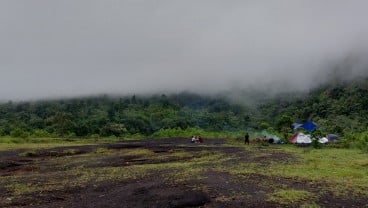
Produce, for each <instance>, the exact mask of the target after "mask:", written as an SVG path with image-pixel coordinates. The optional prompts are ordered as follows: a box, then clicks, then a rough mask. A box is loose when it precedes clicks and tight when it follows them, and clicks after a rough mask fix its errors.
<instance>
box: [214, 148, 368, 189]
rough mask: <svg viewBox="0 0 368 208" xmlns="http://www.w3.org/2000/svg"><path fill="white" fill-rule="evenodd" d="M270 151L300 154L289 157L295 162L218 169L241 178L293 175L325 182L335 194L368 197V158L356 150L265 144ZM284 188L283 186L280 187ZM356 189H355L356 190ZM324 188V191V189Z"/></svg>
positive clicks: (260, 156) (251, 164)
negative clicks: (363, 195) (256, 175)
mask: <svg viewBox="0 0 368 208" xmlns="http://www.w3.org/2000/svg"><path fill="white" fill-rule="evenodd" d="M264 148H266V150H268V152H267V154H272V153H273V152H275V151H276V152H286V153H290V154H291V155H295V156H297V157H295V158H294V157H291V158H287V159H289V160H291V161H292V162H286V163H283V162H278V163H271V164H269V165H267V166H262V165H259V164H258V163H246V164H241V165H237V166H234V167H232V168H231V169H221V167H218V169H217V170H219V171H225V172H230V173H231V174H234V175H237V176H239V177H247V176H248V175H249V174H261V175H264V176H267V177H282V178H284V177H292V178H295V180H307V181H310V183H318V182H321V181H323V183H324V184H323V186H324V187H325V188H326V190H329V191H331V192H333V193H334V194H335V195H337V196H338V195H345V196H346V195H354V194H365V195H367V196H368V192H367V191H366V190H368V158H367V155H366V154H364V153H361V152H360V151H359V150H356V149H335V148H324V149H313V148H311V147H310V148H304V149H303V148H297V147H295V146H290V145H282V146H278V147H277V149H274V148H275V147H272V146H269V147H264ZM265 156H266V155H265V153H264V154H263V155H262V154H259V153H257V154H255V156H254V157H255V158H257V157H258V158H262V157H265ZM279 188H282V187H279ZM352 190H353V191H352ZM321 191H324V190H321Z"/></svg>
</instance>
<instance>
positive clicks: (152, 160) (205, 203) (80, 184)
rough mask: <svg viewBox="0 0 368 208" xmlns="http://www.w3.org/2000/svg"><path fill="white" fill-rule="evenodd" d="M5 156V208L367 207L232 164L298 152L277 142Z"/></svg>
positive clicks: (131, 144) (1, 195)
mask: <svg viewBox="0 0 368 208" xmlns="http://www.w3.org/2000/svg"><path fill="white" fill-rule="evenodd" d="M216 155H220V156H219V157H215V156H216ZM221 155H222V156H221ZM224 157H226V158H227V159H226V160H222V159H223V158H224ZM0 158H1V160H0V207H9V208H10V207H75V208H77V207H78V208H80V207H160V208H161V207H162V208H165V207H368V198H366V197H364V195H362V196H356V195H354V196H350V197H348V196H346V195H345V196H336V194H334V193H332V191H330V190H329V189H326V188H324V187H325V186H327V185H326V184H325V183H324V182H323V181H321V182H316V181H308V180H305V179H299V178H292V177H283V176H271V175H269V174H267V173H254V172H249V173H245V174H232V173H231V171H228V170H230V169H232V168H233V167H236V166H239V165H242V164H250V163H252V164H254V165H257V166H262V167H267V166H268V165H270V164H272V163H292V162H295V161H298V158H296V156H294V155H290V154H287V153H285V152H283V151H280V150H277V148H262V147H261V146H258V145H254V144H253V145H251V146H250V147H249V148H242V147H236V146H231V145H226V144H225V141H224V140H222V139H208V140H205V143H204V144H191V143H189V142H188V140H187V139H182V138H176V139H156V140H139V141H126V142H121V143H113V144H99V145H81V146H72V147H55V148H50V149H38V150H35V151H29V150H12V151H2V152H0ZM187 163H188V164H189V163H190V165H188V166H185V164H187ZM181 165H183V166H181ZM156 166H157V168H156ZM146 167H148V168H146ZM192 167H193V168H192ZM99 169H101V170H103V171H102V172H99ZM71 173H73V174H71ZM191 174H193V175H191ZM280 188H283V189H295V190H306V191H308V192H310V193H312V194H313V195H314V197H312V198H311V199H306V200H302V201H296V202H293V203H288V204H283V203H279V202H275V201H272V200H269V196H270V194H272V193H273V192H274V190H276V189H280Z"/></svg>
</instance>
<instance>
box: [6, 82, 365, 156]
mask: <svg viewBox="0 0 368 208" xmlns="http://www.w3.org/2000/svg"><path fill="white" fill-rule="evenodd" d="M259 96H260V97H262V95H259ZM252 99H254V100H262V102H255V103H258V104H257V105H255V106H248V105H244V104H234V103H231V102H229V101H228V100H227V99H225V98H224V97H216V98H214V97H206V96H199V95H194V94H188V93H181V94H176V95H170V96H166V95H161V96H150V97H148V96H147V97H144V96H141V97H139V96H132V97H121V98H116V97H108V96H101V97H89V98H79V99H65V100H49V101H38V102H17V103H13V102H8V103H3V104H0V143H25V142H26V143H46V142H50V143H55V142H58V141H57V140H58V139H55V140H53V139H49V138H64V140H59V141H62V142H64V141H65V139H70V140H75V139H79V140H81V138H83V140H85V141H86V142H96V141H101V140H102V141H103V140H104V141H120V140H123V139H124V140H126V139H140V138H166V137H186V138H187V137H190V136H192V135H201V136H203V137H206V138H211V137H222V138H242V137H243V134H244V132H245V131H248V132H259V131H261V130H266V131H268V132H269V133H272V134H276V135H277V136H279V137H280V138H282V139H283V140H284V142H287V139H288V138H289V137H290V136H291V134H292V129H291V124H292V123H293V122H304V121H306V120H313V121H314V122H315V123H317V124H318V131H317V132H315V133H314V135H316V136H317V135H318V136H325V135H327V134H338V135H339V136H340V137H341V138H342V142H341V143H340V146H339V147H346V148H348V147H352V148H360V149H361V150H362V151H365V152H368V142H367V141H368V132H367V129H368V108H367V106H368V80H367V79H365V80H359V81H355V82H352V83H339V84H335V85H331V86H323V87H320V88H318V89H315V90H313V91H311V92H309V93H308V94H305V95H300V94H283V95H279V96H277V97H275V98H267V99H266V98H262V99H260V98H252ZM40 138H41V139H40ZM43 138H46V139H43ZM315 147H319V146H318V144H317V143H316V144H315Z"/></svg>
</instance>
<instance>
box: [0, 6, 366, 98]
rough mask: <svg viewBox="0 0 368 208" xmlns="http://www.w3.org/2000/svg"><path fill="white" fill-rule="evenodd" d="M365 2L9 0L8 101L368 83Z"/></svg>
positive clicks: (4, 29) (3, 94)
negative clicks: (336, 79)
mask: <svg viewBox="0 0 368 208" xmlns="http://www.w3.org/2000/svg"><path fill="white" fill-rule="evenodd" d="M367 8H368V1H365V0H361V1H359V0H350V1H345V0H326V1H310V0H297V1H295V0H279V1H272V0H270V1H268V0H267V1H266V0H264V1H260V0H247V1H238V0H234V1H218V0H200V1H198V0H185V1H182V0H180V1H179V0H152V1H143V0H123V1H118V0H104V1H97V0H65V1H50V0H17V1H14V0H3V1H1V2H0V100H9V99H15V100H22V99H37V98H47V97H50V98H53V97H58V96H79V95H88V94H97V93H121V94H130V93H161V92H181V91H184V90H186V91H192V92H199V93H217V92H222V91H228V90H232V89H270V88H271V89H272V90H274V91H285V90H286V91H290V90H291V89H295V90H307V89H310V88H312V87H314V86H316V85H318V84H320V83H323V82H325V81H326V80H328V78H329V77H331V76H334V75H333V74H334V72H333V71H331V70H333V69H339V72H338V76H343V77H346V78H355V77H357V76H367V75H368V68H367V66H368V64H367V58H366V57H367V54H368V53H367V52H368V21H367V19H368V13H367V12H366V9H367Z"/></svg>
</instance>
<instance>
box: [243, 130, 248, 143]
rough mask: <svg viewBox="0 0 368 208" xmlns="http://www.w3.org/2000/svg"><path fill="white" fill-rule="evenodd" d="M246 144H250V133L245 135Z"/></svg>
mask: <svg viewBox="0 0 368 208" xmlns="http://www.w3.org/2000/svg"><path fill="white" fill-rule="evenodd" d="M244 144H249V134H248V133H246V134H245V136H244Z"/></svg>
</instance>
